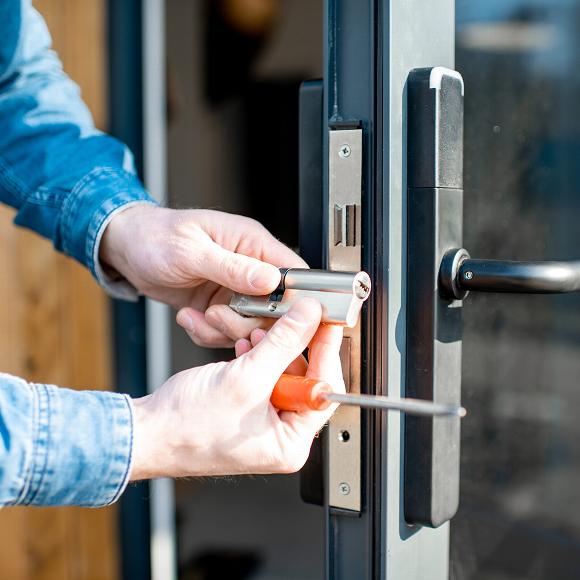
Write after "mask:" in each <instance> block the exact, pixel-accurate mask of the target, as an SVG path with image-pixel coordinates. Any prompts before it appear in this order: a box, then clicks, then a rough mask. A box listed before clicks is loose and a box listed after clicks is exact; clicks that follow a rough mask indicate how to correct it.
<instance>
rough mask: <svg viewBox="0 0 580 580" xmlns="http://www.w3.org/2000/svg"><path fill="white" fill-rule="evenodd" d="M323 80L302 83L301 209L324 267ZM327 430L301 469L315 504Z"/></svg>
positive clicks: (301, 235)
mask: <svg viewBox="0 0 580 580" xmlns="http://www.w3.org/2000/svg"><path fill="white" fill-rule="evenodd" d="M322 88H323V85H322V80H321V79H320V80H313V81H306V82H304V83H302V85H301V86H300V93H299V127H298V145H299V146H298V183H299V187H298V212H299V224H298V228H299V232H298V240H299V248H300V252H299V253H300V255H301V256H302V258H304V260H305V261H306V263H307V264H308V265H309V266H310V267H311V268H317V269H321V268H322V267H323V266H322V262H323V255H324V252H325V250H324V247H325V246H326V232H325V231H324V229H323V221H324V217H323V215H325V214H326V212H323V202H322V172H323V168H324V163H323V143H322V136H323V133H322V115H323V108H322V105H323V103H322V98H323V93H322ZM325 439H326V434H325V432H324V431H323V432H322V433H321V435H320V436H319V437H316V438H315V439H314V441H313V443H312V446H311V448H310V455H309V457H308V461H307V462H306V464H305V465H304V467H303V468H302V469H301V470H300V496H301V497H302V500H303V501H305V502H307V503H311V504H314V505H323V504H324V496H325V493H324V441H325Z"/></svg>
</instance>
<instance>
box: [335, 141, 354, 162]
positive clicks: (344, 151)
mask: <svg viewBox="0 0 580 580" xmlns="http://www.w3.org/2000/svg"><path fill="white" fill-rule="evenodd" d="M350 151H351V150H350V145H347V144H346V143H345V144H344V145H341V146H340V149H339V150H338V156H339V157H342V159H346V158H347V157H350Z"/></svg>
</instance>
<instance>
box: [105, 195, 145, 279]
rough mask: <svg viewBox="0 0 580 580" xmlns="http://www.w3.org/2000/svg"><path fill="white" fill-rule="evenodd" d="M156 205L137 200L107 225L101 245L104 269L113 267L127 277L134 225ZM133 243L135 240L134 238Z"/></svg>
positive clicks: (112, 268)
mask: <svg viewBox="0 0 580 580" xmlns="http://www.w3.org/2000/svg"><path fill="white" fill-rule="evenodd" d="M155 209H156V206H154V205H152V204H151V203H149V202H137V203H134V204H128V206H127V207H126V208H124V209H122V210H121V211H119V212H118V213H117V214H116V215H115V216H114V217H113V219H112V220H111V221H110V223H109V224H108V225H107V227H106V229H105V231H104V233H103V237H102V239H101V243H100V246H99V261H100V263H101V265H102V266H103V267H104V269H105V270H106V269H111V270H114V271H115V272H117V273H118V274H121V275H122V276H123V277H125V278H127V277H128V276H127V270H128V267H129V262H130V260H129V258H128V256H127V253H128V249H129V248H130V245H131V237H132V236H133V237H134V233H132V227H131V226H132V225H133V224H134V222H135V220H136V219H138V217H139V216H140V215H143V214H145V213H149V212H151V211H153V210H155ZM132 243H133V244H134V243H135V240H134V239H133V242H132Z"/></svg>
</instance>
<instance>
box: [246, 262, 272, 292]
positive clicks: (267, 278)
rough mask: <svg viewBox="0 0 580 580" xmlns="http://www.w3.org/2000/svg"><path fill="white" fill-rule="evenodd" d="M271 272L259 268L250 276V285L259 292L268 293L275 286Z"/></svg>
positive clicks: (266, 268) (270, 270) (264, 267)
mask: <svg viewBox="0 0 580 580" xmlns="http://www.w3.org/2000/svg"><path fill="white" fill-rule="evenodd" d="M273 272H274V271H273V270H272V269H271V268H270V267H267V266H259V267H258V268H256V269H255V270H254V271H253V272H252V274H251V275H250V284H251V285H252V286H253V287H254V288H255V289H256V290H259V291H264V292H268V291H270V290H273V287H274V284H277V282H278V281H277V280H276V277H275V275H273Z"/></svg>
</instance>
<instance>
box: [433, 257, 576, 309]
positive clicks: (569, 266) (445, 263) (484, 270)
mask: <svg viewBox="0 0 580 580" xmlns="http://www.w3.org/2000/svg"><path fill="white" fill-rule="evenodd" d="M439 279H440V283H441V292H442V294H443V295H444V296H446V297H450V298H457V299H458V300H462V299H463V298H464V297H465V295H466V294H467V292H468V291H473V292H503V293H513V294H564V293H568V292H580V261H568V262H547V261H541V262H540V261H537V262H518V261H512V260H475V259H471V258H470V256H469V254H468V252H467V251H466V250H464V249H459V250H457V249H454V250H450V251H449V252H447V253H446V254H445V256H444V257H443V260H442V263H441V271H440V274H439Z"/></svg>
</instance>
